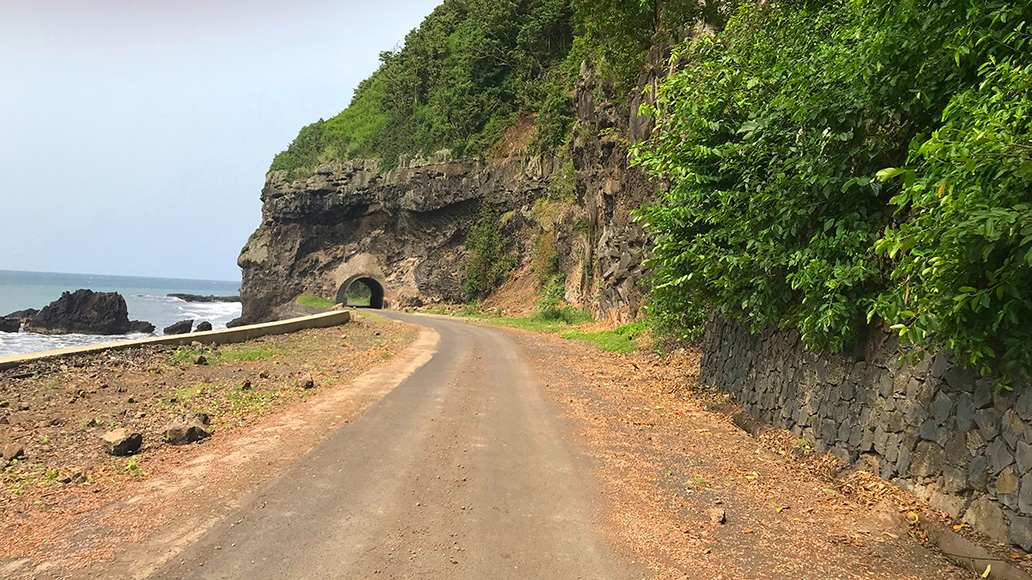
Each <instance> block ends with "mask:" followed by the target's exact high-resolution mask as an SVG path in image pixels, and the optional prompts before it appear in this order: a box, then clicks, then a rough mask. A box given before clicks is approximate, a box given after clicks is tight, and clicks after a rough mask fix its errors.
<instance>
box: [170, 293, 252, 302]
mask: <svg viewBox="0 0 1032 580" xmlns="http://www.w3.org/2000/svg"><path fill="white" fill-rule="evenodd" d="M168 297H169V298H178V299H180V300H183V301H185V302H240V297H239V296H202V295H200V294H169V295H168Z"/></svg>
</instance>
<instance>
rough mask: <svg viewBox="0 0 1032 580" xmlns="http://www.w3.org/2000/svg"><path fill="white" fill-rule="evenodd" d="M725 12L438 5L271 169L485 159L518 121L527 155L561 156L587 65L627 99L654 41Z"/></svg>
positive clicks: (523, 1) (589, 5)
mask: <svg viewBox="0 0 1032 580" xmlns="http://www.w3.org/2000/svg"><path fill="white" fill-rule="evenodd" d="M728 5H729V3H727V2H719V1H717V2H707V3H705V6H706V7H707V8H700V4H699V3H698V2H697V1H696V0H673V1H668V2H661V1H659V0H651V1H646V2H642V1H640V0H445V1H444V2H443V3H442V4H441V5H440V6H438V7H437V8H436V9H435V10H434V11H433V13H432V14H430V15H429V16H428V17H427V18H426V19H425V20H424V21H423V23H422V24H421V25H420V27H419V28H417V29H415V30H413V31H412V32H411V33H409V34H408V36H406V37H405V43H404V45H403V47H402V48H401V49H399V50H397V51H386V52H383V53H381V54H380V60H381V65H380V68H379V69H378V70H377V71H376V72H374V73H373V74H372V76H370V77H369V78H368V79H366V80H365V81H363V82H362V83H361V84H360V85H359V86H358V88H357V89H356V90H355V95H354V97H353V98H352V100H351V104H350V105H349V106H348V107H347V108H346V109H344V110H343V111H341V112H340V113H339V114H338V115H336V116H334V117H331V118H330V119H327V120H322V119H320V120H319V121H316V122H315V123H312V124H311V125H308V126H307V127H304V128H303V129H301V132H300V133H299V134H298V136H297V138H296V139H294V141H293V142H292V143H291V144H290V146H289V147H288V148H287V149H286V150H285V151H283V152H281V153H279V154H278V155H276V157H275V159H273V162H272V166H271V167H270V171H275V170H280V169H282V170H287V171H288V172H289V174H290V176H292V177H297V176H304V175H307V174H309V173H311V171H312V170H313V169H314V168H315V166H316V165H318V164H319V163H322V162H325V161H331V160H335V161H345V160H348V159H355V158H379V159H380V160H381V161H382V164H383V167H384V168H391V167H393V166H394V165H395V164H396V163H397V162H398V159H399V157H400V156H409V157H411V156H415V155H420V154H421V155H424V156H430V155H433V154H434V153H435V152H436V151H438V150H441V149H448V150H450V151H451V152H452V155H454V156H478V155H485V154H489V153H490V151H489V149H490V147H491V146H492V145H493V144H495V143H496V142H497V141H498V139H499V138H500V137H501V136H502V135H503V134H504V132H505V130H506V129H508V128H509V127H511V126H513V125H514V124H515V122H516V121H517V120H519V119H520V118H521V117H522V116H525V115H534V116H536V119H537V123H536V125H537V126H536V137H535V139H534V142H533V144H532V148H533V149H535V150H537V151H554V150H556V149H558V148H560V147H561V146H562V145H563V144H564V142H565V141H566V140H567V138H568V136H569V134H570V128H571V127H572V125H573V120H574V119H573V110H572V109H573V101H572V99H571V96H570V94H571V92H572V88H573V84H574V81H575V80H576V76H577V72H578V70H579V68H580V65H581V63H582V62H585V61H586V62H590V63H592V64H594V65H595V66H596V68H597V69H598V71H599V72H600V73H601V74H602V75H603V76H604V77H605V78H606V79H607V80H608V81H609V82H610V84H611V85H612V86H613V87H615V91H616V93H617V96H618V97H620V98H623V97H625V96H626V95H627V94H628V93H629V91H631V90H632V89H633V88H634V87H635V85H636V83H637V80H638V75H639V74H640V72H641V69H642V67H643V65H644V63H645V57H646V55H647V54H648V52H649V49H650V47H651V46H652V45H653V43H654V42H661V43H664V42H670V41H671V40H677V39H680V38H682V37H683V36H684V34H685V33H686V32H685V31H686V30H687V29H688V28H691V27H692V26H693V25H694V23H695V22H696V21H698V20H699V19H702V20H704V21H707V22H719V21H721V19H722V18H723V16H722V13H723V12H726V7H727V6H728Z"/></svg>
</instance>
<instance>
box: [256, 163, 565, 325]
mask: <svg viewBox="0 0 1032 580" xmlns="http://www.w3.org/2000/svg"><path fill="white" fill-rule="evenodd" d="M443 157H444V156H443V155H442V156H441V157H439V158H437V159H431V160H416V161H409V162H407V163H405V164H403V165H402V166H401V167H399V168H397V169H394V170H392V171H388V172H381V171H379V170H378V165H377V163H376V162H374V161H352V162H348V163H327V164H323V165H321V166H319V167H318V168H317V169H316V172H315V174H314V175H312V176H311V177H309V178H307V179H305V180H298V181H294V182H288V181H287V180H286V175H285V173H284V172H281V171H274V172H271V173H270V174H269V175H268V176H267V178H266V182H265V188H264V189H263V190H262V225H261V226H260V227H259V228H258V230H257V231H256V232H255V233H254V234H253V235H252V236H251V239H250V240H248V242H247V245H246V246H244V249H243V251H242V252H241V254H240V259H239V264H240V267H241V268H242V269H243V286H242V287H241V298H242V300H243V314H242V316H241V319H240V320H239V323H245V322H259V321H263V320H266V319H269V318H272V317H273V316H274V309H275V308H276V307H278V306H280V305H283V304H286V303H289V302H292V301H293V300H294V299H295V298H296V297H297V296H299V295H302V294H313V295H317V296H330V297H332V296H336V295H337V293H338V291H339V290H340V289H341V286H343V285H344V284H345V283H347V282H349V281H351V280H354V279H357V278H359V277H367V278H370V279H374V280H376V281H378V282H379V283H380V284H382V285H383V286H384V288H385V290H386V294H387V301H388V302H389V303H390V304H393V305H399V306H406V305H418V304H422V303H425V302H457V301H461V300H462V298H463V297H462V287H461V285H462V278H463V272H464V264H465V249H464V244H465V238H466V233H467V231H468V230H469V228H470V226H471V225H472V224H473V223H474V222H475V221H476V219H477V216H478V210H479V206H480V203H481V201H482V200H486V201H487V203H490V204H491V205H492V206H494V207H495V208H496V209H497V210H498V211H499V212H500V213H506V212H510V211H513V210H517V209H520V208H527V207H529V205H530V203H531V202H532V201H533V200H535V199H537V198H539V197H541V196H542V195H543V194H544V192H545V189H546V187H547V185H548V182H549V178H550V177H551V176H552V174H553V172H554V167H553V162H552V161H551V160H550V159H548V158H539V157H519V156H516V157H510V158H508V159H505V160H501V161H499V162H496V163H486V162H480V161H474V160H459V161H451V160H446V159H444V158H443Z"/></svg>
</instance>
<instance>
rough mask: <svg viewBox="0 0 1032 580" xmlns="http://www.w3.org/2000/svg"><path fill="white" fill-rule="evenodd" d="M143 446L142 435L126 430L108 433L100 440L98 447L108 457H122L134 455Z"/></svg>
mask: <svg viewBox="0 0 1032 580" xmlns="http://www.w3.org/2000/svg"><path fill="white" fill-rule="evenodd" d="M142 444H143V435H141V434H139V433H133V432H130V431H128V430H127V429H115V430H114V431H108V432H107V433H105V434H104V435H103V436H101V438H100V447H101V449H103V450H104V452H105V453H107V454H108V455H115V456H118V457H122V456H125V455H130V454H132V453H136V452H137V451H139V450H140V445H142Z"/></svg>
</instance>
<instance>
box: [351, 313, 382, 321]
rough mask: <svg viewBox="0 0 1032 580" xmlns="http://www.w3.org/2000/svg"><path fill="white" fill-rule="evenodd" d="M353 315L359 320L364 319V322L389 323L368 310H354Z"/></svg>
mask: <svg viewBox="0 0 1032 580" xmlns="http://www.w3.org/2000/svg"><path fill="white" fill-rule="evenodd" d="M353 314H355V315H357V316H358V317H359V318H364V319H366V320H371V321H373V322H389V321H388V320H387V319H386V318H384V317H383V316H380V315H379V314H376V313H373V312H370V311H368V310H356V311H355V312H354V313H353Z"/></svg>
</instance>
